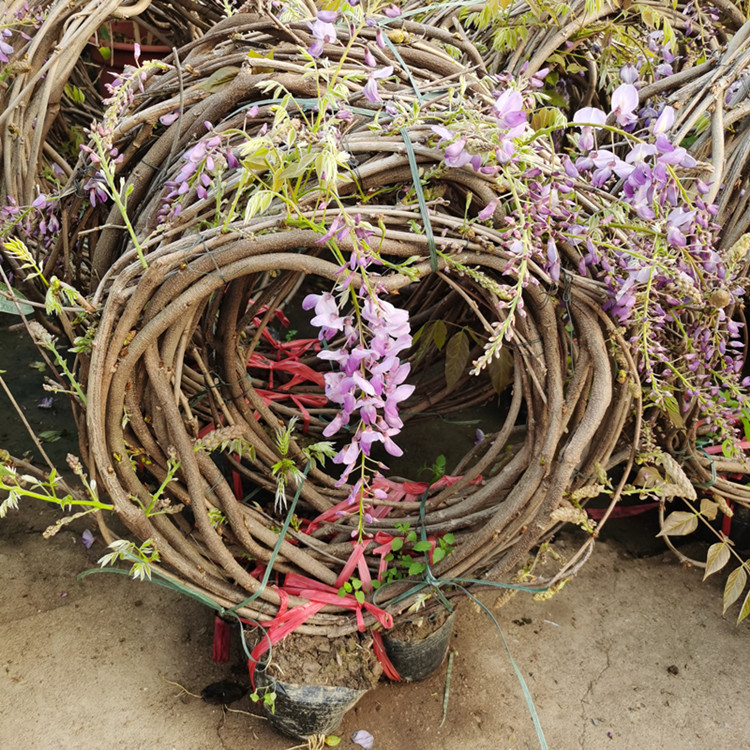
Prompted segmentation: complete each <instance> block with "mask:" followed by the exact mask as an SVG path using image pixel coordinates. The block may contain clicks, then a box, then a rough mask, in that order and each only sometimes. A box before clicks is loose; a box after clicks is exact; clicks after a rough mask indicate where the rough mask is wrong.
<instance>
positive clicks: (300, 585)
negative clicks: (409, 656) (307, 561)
mask: <svg viewBox="0 0 750 750" xmlns="http://www.w3.org/2000/svg"><path fill="white" fill-rule="evenodd" d="M355 552H356V549H355ZM350 560H351V557H350ZM343 572H344V571H342V572H341V574H339V577H338V578H337V579H336V586H335V587H334V586H328V585H327V584H325V583H321V582H320V581H316V580H314V579H313V578H307V577H306V576H302V575H299V574H298V573H287V575H286V580H285V582H284V586H283V588H281V589H279V590H278V591H279V594H280V595H282V597H286V596H287V595H292V596H299V597H301V598H302V599H308V601H307V602H305V603H304V604H300V605H299V606H297V607H293V608H292V609H287V608H286V601H285V598H282V606H281V607H280V608H279V613H278V614H277V615H276V617H274V619H273V620H271V622H270V623H269V624H268V626H267V630H266V634H265V636H264V637H263V638H262V639H261V641H260V643H259V644H258V645H257V646H256V647H255V648H254V649H253V650H252V652H251V654H250V658H249V659H248V662H247V667H248V672H249V673H250V680H251V682H252V683H253V687H254V686H255V668H256V667H257V665H258V660H259V659H260V658H261V656H263V654H264V653H265V652H266V651H268V649H269V648H270V647H271V646H272V645H274V644H276V643H278V642H279V641H280V640H281V639H282V638H285V637H286V636H287V635H289V634H290V633H292V632H294V631H295V630H296V629H297V628H298V627H300V626H301V625H303V624H304V623H305V622H307V620H309V619H310V618H311V617H312V616H313V615H315V614H317V613H318V612H320V610H321V609H323V607H325V606H326V605H327V604H332V605H334V606H338V607H345V608H347V609H352V610H354V613H355V615H356V618H357V629H358V630H359V631H360V632H362V631H364V630H365V620H364V615H363V612H362V610H363V609H364V610H366V611H367V612H369V613H370V614H371V615H372V616H373V617H374V618H375V619H376V620H377V621H378V622H379V623H380V624H381V625H382V626H383V627H384V628H388V629H390V628H392V627H393V616H392V615H391V614H390V613H389V612H386V611H385V610H384V609H381V608H380V607H377V606H375V605H374V604H372V603H371V602H368V601H365V602H359V601H357V599H356V598H355V597H354V596H353V595H352V594H347V595H346V596H339V593H338V590H339V588H340V587H341V586H343V585H344V582H345V581H346V580H348V578H342V577H341V576H342V574H343Z"/></svg>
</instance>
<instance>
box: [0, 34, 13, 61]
mask: <svg viewBox="0 0 750 750" xmlns="http://www.w3.org/2000/svg"><path fill="white" fill-rule="evenodd" d="M2 36H3V37H5V39H10V37H11V36H12V33H11V31H10V29H3V32H2ZM5 39H3V38H0V62H4V63H7V62H9V61H10V56H11V55H12V54H13V45H12V44H8V42H6V41H5Z"/></svg>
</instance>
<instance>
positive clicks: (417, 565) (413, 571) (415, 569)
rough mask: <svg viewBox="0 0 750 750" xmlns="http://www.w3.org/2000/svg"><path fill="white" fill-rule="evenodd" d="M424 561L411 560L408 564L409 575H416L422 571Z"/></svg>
mask: <svg viewBox="0 0 750 750" xmlns="http://www.w3.org/2000/svg"><path fill="white" fill-rule="evenodd" d="M424 569H425V568H424V563H421V562H413V563H412V564H411V565H410V566H409V571H408V573H409V575H410V576H418V575H419V574H420V573H424Z"/></svg>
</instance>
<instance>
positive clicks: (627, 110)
mask: <svg viewBox="0 0 750 750" xmlns="http://www.w3.org/2000/svg"><path fill="white" fill-rule="evenodd" d="M637 107H638V89H637V88H636V87H635V86H633V84H632V83H623V84H621V85H620V86H618V87H617V88H616V89H615V90H614V91H613V92H612V114H613V115H614V116H615V120H617V122H618V124H619V125H621V126H622V127H627V126H629V125H633V124H635V123H636V122H637V121H638V116H637V115H636V114H635V109H636V108H637Z"/></svg>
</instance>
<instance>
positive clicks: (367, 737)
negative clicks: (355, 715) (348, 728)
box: [352, 729, 375, 750]
mask: <svg viewBox="0 0 750 750" xmlns="http://www.w3.org/2000/svg"><path fill="white" fill-rule="evenodd" d="M352 742H353V743H354V744H355V745H359V746H360V747H363V748H364V750H372V746H373V743H374V742H375V738H374V737H373V736H372V735H371V734H370V733H369V732H367V731H365V730H364V729H359V730H358V731H356V732H355V733H354V734H353V735H352Z"/></svg>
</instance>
